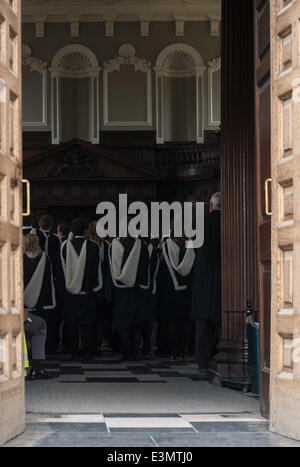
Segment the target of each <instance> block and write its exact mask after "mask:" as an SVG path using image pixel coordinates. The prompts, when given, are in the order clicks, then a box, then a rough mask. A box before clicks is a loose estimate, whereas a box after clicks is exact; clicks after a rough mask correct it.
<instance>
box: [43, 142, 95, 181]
mask: <svg viewBox="0 0 300 467" xmlns="http://www.w3.org/2000/svg"><path fill="white" fill-rule="evenodd" d="M101 176H103V174H102V173H101V170H100V169H99V167H98V160H97V159H96V158H95V157H94V156H93V155H92V154H89V153H88V152H87V150H86V149H85V148H82V147H81V146H79V145H78V146H77V147H76V146H75V147H71V148H67V149H65V150H64V151H62V152H61V153H60V154H59V155H58V157H57V159H56V161H55V167H54V169H53V170H52V171H51V172H50V173H49V177H59V178H68V177H70V178H77V177H79V178H89V177H101Z"/></svg>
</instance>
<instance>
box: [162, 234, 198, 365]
mask: <svg viewBox="0 0 300 467" xmlns="http://www.w3.org/2000/svg"><path fill="white" fill-rule="evenodd" d="M194 259H195V253H194V250H193V249H192V248H186V242H185V239H184V238H175V237H172V236H171V238H165V239H164V240H163V241H162V255H161V265H160V270H159V274H158V290H157V305H158V306H157V308H158V309H157V320H158V321H159V324H160V326H161V328H162V329H165V333H166V335H165V337H166V347H167V349H166V350H167V353H168V355H169V357H170V358H171V359H174V358H176V357H180V358H187V357H188V354H189V344H190V337H191V326H192V322H191V317H190V309H191V292H192V270H193V264H194Z"/></svg>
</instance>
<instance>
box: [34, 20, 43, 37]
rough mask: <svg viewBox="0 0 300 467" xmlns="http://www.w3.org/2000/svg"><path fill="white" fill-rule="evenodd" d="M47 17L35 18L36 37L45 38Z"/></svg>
mask: <svg viewBox="0 0 300 467" xmlns="http://www.w3.org/2000/svg"><path fill="white" fill-rule="evenodd" d="M45 19H46V18H45V17H42V18H38V19H37V18H35V21H34V24H35V37H39V38H43V37H45Z"/></svg>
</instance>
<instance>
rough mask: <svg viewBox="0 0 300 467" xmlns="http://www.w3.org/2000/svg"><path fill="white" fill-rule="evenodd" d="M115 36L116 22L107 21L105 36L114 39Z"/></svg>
mask: <svg viewBox="0 0 300 467" xmlns="http://www.w3.org/2000/svg"><path fill="white" fill-rule="evenodd" d="M114 35H115V23H114V21H105V36H106V37H114Z"/></svg>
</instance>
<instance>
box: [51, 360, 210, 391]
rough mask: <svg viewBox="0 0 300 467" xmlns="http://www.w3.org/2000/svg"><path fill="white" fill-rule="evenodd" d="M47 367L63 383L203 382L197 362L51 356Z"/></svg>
mask: <svg viewBox="0 0 300 467" xmlns="http://www.w3.org/2000/svg"><path fill="white" fill-rule="evenodd" d="M45 368H46V369H47V370H48V371H49V372H50V373H52V374H53V376H55V377H57V378H58V381H59V382H60V383H144V384H145V383H167V382H168V381H170V380H171V379H172V380H174V378H175V379H176V378H180V379H181V378H187V379H189V380H192V381H201V379H202V378H201V376H200V374H199V371H198V367H197V364H196V363H195V362H193V361H189V362H187V361H185V360H180V359H179V360H174V361H171V360H167V359H163V358H161V359H154V358H151V357H150V358H148V359H143V360H141V361H132V362H121V361H120V359H118V358H115V359H112V358H111V359H107V358H100V357H98V358H96V357H95V358H94V359H93V360H92V361H88V362H83V361H76V362H74V361H70V360H68V359H67V358H64V357H61V358H57V357H50V358H49V359H48V360H47V361H46V363H45Z"/></svg>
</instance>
